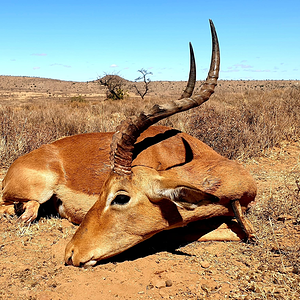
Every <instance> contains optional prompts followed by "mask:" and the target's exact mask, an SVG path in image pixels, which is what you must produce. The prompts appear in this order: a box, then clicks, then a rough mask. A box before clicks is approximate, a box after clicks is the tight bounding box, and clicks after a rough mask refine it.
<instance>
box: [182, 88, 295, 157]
mask: <svg viewBox="0 0 300 300" xmlns="http://www.w3.org/2000/svg"><path fill="white" fill-rule="evenodd" d="M187 131H188V132H189V133H190V134H192V135H194V136H196V137H197V138H199V139H200V140H202V141H203V142H205V143H207V144H208V145H210V146H211V147H212V148H214V149H215V150H216V151H217V152H219V153H220V154H222V155H224V156H226V157H229V158H234V159H245V158H249V157H255V156H260V155H262V154H264V153H267V152H268V150H269V149H271V148H273V147H274V146H280V144H281V143H282V142H286V141H287V142H292V141H297V140H299V138H300V89H297V88H293V89H292V88H285V89H276V90H271V91H250V92H247V91H245V92H243V93H228V92H227V93H226V92H223V93H222V91H220V92H218V93H216V95H215V97H214V99H213V101H210V102H208V103H207V104H205V107H202V108H201V109H199V110H197V111H195V112H193V113H192V116H191V118H190V120H189V126H188V130H187Z"/></svg>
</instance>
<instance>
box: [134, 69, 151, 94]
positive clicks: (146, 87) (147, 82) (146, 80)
mask: <svg viewBox="0 0 300 300" xmlns="http://www.w3.org/2000/svg"><path fill="white" fill-rule="evenodd" d="M138 72H140V73H141V74H142V75H141V76H140V77H138V78H136V79H135V81H139V80H143V82H144V89H143V91H142V90H139V89H138V87H137V86H136V85H134V87H135V89H136V91H137V93H138V94H139V95H140V96H141V98H142V99H144V97H145V96H146V94H147V93H148V92H149V85H150V83H151V80H150V78H149V77H148V78H146V76H148V75H153V73H152V72H148V71H147V70H145V69H140V70H138Z"/></svg>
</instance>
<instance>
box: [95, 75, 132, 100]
mask: <svg viewBox="0 0 300 300" xmlns="http://www.w3.org/2000/svg"><path fill="white" fill-rule="evenodd" d="M99 82H100V84H101V85H104V86H106V87H107V89H108V90H107V93H106V96H107V98H108V99H112V100H122V99H124V97H125V95H126V93H125V91H124V80H123V78H122V77H120V76H119V75H117V74H107V73H104V76H103V77H102V78H99Z"/></svg>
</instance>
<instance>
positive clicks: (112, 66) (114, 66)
mask: <svg viewBox="0 0 300 300" xmlns="http://www.w3.org/2000/svg"><path fill="white" fill-rule="evenodd" d="M117 66H118V65H116V64H112V65H110V67H111V68H116V67H117Z"/></svg>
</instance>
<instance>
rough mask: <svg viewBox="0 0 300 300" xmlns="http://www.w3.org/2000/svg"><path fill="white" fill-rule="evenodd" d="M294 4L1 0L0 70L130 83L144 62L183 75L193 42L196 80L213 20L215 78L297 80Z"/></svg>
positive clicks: (299, 5)
mask: <svg viewBox="0 0 300 300" xmlns="http://www.w3.org/2000/svg"><path fill="white" fill-rule="evenodd" d="M188 5H189V7H192V9H190V8H189V7H188ZM291 7H292V8H293V9H291ZM299 9H300V2H299V1H296V0H287V1H286V2H285V4H284V5H282V3H281V2H279V1H275V2H274V1H269V0H266V1H263V2H262V1H257V0H254V1H252V2H251V3H241V2H240V1H236V0H232V1H229V2H226V3H225V2H224V1H221V0H216V1H215V2H214V5H210V4H208V3H206V2H202V1H198V0H191V1H190V2H189V3H188V4H187V3H182V2H181V1H180V2H179V1H176V0H175V1H170V0H168V1H156V0H154V1H152V2H151V3H142V2H139V1H131V2H130V3H124V2H122V1H119V0H117V1H114V3H99V2H97V1H94V0H91V1H90V2H88V3H81V2H74V1H69V0H64V1H60V2H59V1H52V2H50V1H49V2H47V1H46V2H38V1H36V0H33V1H29V2H26V3H25V2H24V3H18V2H14V1H10V2H5V3H3V5H2V10H1V12H0V16H1V18H0V24H1V25H2V26H0V28H1V29H0V32H1V35H0V41H1V45H2V47H1V49H0V66H1V69H0V73H1V74H3V75H2V76H25V77H39V78H45V79H56V80H63V81H76V82H86V81H94V80H97V78H99V77H102V75H103V74H104V73H107V74H116V75H119V76H121V77H122V78H125V79H127V80H130V81H134V79H135V78H137V77H139V73H138V70H140V69H142V68H144V69H146V70H147V71H149V72H152V73H153V75H152V76H149V77H150V79H151V81H186V80H187V78H188V72H189V50H188V43H189V42H192V44H193V47H194V51H195V56H196V64H197V80H204V79H205V78H206V75H207V71H208V68H209V64H210V55H211V37H210V29H209V22H208V19H212V20H213V22H214V24H215V27H216V31H217V33H218V38H219V42H220V48H221V72H220V80H299V79H300V76H299V71H300V60H299V54H298V49H299V47H300V39H299V38H297V37H298V36H299V29H300V18H299V16H298V11H299ZM105 24H108V25H107V26H105Z"/></svg>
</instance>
